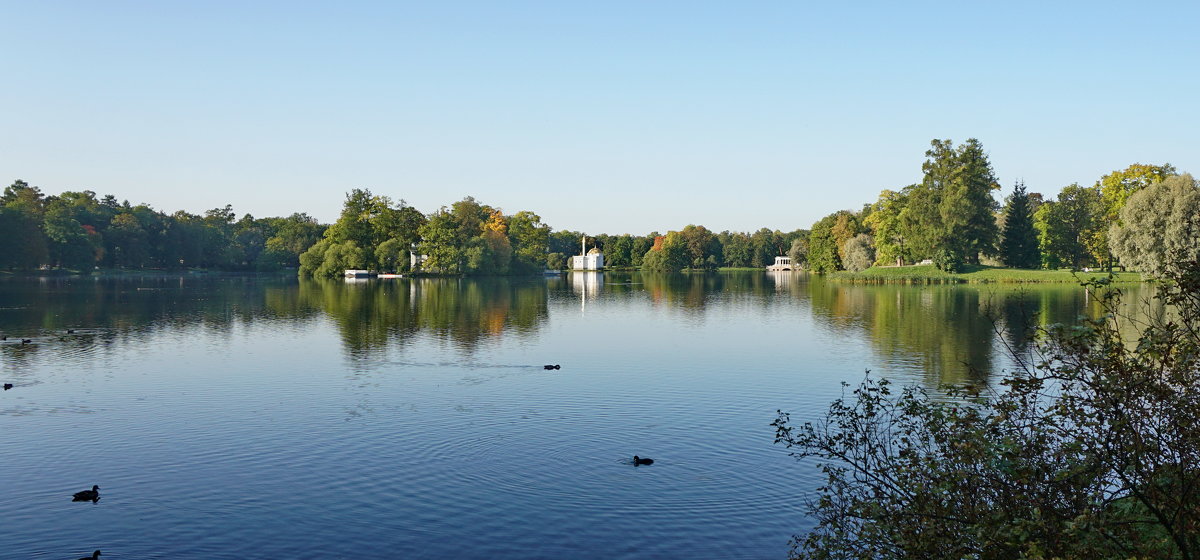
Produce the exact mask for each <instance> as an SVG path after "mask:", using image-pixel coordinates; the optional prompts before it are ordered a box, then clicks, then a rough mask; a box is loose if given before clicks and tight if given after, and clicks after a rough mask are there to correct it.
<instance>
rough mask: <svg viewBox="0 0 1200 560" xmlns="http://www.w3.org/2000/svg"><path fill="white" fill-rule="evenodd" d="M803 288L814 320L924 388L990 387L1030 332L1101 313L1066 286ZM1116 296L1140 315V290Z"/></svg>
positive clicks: (1022, 351) (1024, 352)
mask: <svg viewBox="0 0 1200 560" xmlns="http://www.w3.org/2000/svg"><path fill="white" fill-rule="evenodd" d="M807 284H808V288H809V289H808V295H809V297H810V298H811V300H812V308H813V316H814V318H815V319H816V320H817V321H818V322H820V323H822V324H824V325H825V326H826V327H827V328H829V329H833V330H837V331H843V332H845V334H846V335H847V336H850V335H853V334H854V333H855V332H861V333H863V334H865V335H866V337H867V339H868V340H870V342H871V344H872V346H873V347H874V348H875V350H876V351H877V352H878V353H879V354H880V355H881V356H882V357H884V359H885V360H887V361H888V362H889V363H891V364H895V365H897V366H901V367H907V368H911V369H914V370H916V371H919V372H921V373H922V374H923V375H924V376H925V379H926V380H927V382H928V384H929V386H930V387H936V386H938V385H943V384H978V383H986V382H988V381H995V379H996V377H995V376H996V375H998V374H1002V372H1003V370H1005V369H1010V368H1012V367H1014V366H1015V362H1014V360H1015V359H1017V358H1018V357H1020V358H1022V359H1024V358H1025V357H1027V356H1028V353H1029V352H1030V351H1031V347H1030V343H1031V337H1032V336H1033V334H1034V332H1035V330H1036V327H1038V326H1045V325H1049V324H1053V323H1064V324H1073V323H1076V322H1078V321H1079V319H1080V317H1081V316H1083V315H1086V316H1091V317H1097V316H1099V315H1101V314H1102V313H1104V312H1105V311H1104V309H1103V308H1102V306H1101V304H1100V302H1099V301H1097V300H1096V298H1095V297H1093V296H1092V295H1091V294H1089V292H1087V291H1086V290H1084V289H1083V288H1081V287H1079V286H1073V285H1057V284H1055V285H1040V286H1035V287H1030V286H1007V285H966V286H962V285H959V286H908V285H869V286H862V285H851V284H842V283H835V282H828V281H823V280H821V279H819V278H814V279H812V280H811V281H809V282H808V283H807ZM1122 290H1123V291H1124V292H1125V298H1124V299H1123V300H1122V301H1121V307H1120V311H1119V312H1120V313H1122V314H1125V315H1127V316H1143V317H1144V316H1145V313H1146V309H1147V307H1146V306H1147V302H1146V300H1145V297H1144V296H1143V294H1142V288H1141V287H1140V286H1138V285H1129V286H1123V287H1122ZM1132 332H1133V331H1132V330H1131V333H1132ZM1025 361H1028V360H1025Z"/></svg>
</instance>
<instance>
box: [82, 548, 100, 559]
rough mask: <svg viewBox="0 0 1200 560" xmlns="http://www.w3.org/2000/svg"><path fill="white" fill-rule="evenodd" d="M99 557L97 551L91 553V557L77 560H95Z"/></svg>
mask: <svg viewBox="0 0 1200 560" xmlns="http://www.w3.org/2000/svg"><path fill="white" fill-rule="evenodd" d="M99 557H100V551H99V550H97V551H96V552H93V553H92V555H91V556H84V557H83V558H80V559H79V560H96V559H97V558H99Z"/></svg>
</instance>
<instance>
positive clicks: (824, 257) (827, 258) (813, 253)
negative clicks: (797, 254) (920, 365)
mask: <svg viewBox="0 0 1200 560" xmlns="http://www.w3.org/2000/svg"><path fill="white" fill-rule="evenodd" d="M837 221H838V213H836V212H835V213H833V214H830V215H828V216H825V217H824V218H821V220H820V221H818V222H817V223H815V224H813V227H812V231H811V232H810V233H809V234H808V265H809V270H811V271H813V272H816V273H817V274H824V273H826V272H837V271H838V270H840V269H841V268H842V257H841V256H840V254H839V251H838V246H837V239H836V238H835V237H834V235H833V226H834V225H835V224H837Z"/></svg>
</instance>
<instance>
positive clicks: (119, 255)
mask: <svg viewBox="0 0 1200 560" xmlns="http://www.w3.org/2000/svg"><path fill="white" fill-rule="evenodd" d="M105 233H106V235H105V236H104V240H105V242H106V243H107V244H108V249H107V250H106V251H105V255H106V258H107V264H108V265H109V266H117V267H121V268H142V267H144V266H146V265H147V264H148V263H149V259H150V246H149V239H148V236H147V234H146V229H145V228H143V227H142V224H141V222H139V221H138V219H137V216H135V215H133V213H131V212H121V213H120V214H117V215H116V216H113V218H112V222H110V223H109V225H108V229H107V230H106V232H105Z"/></svg>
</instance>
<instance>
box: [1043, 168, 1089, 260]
mask: <svg viewBox="0 0 1200 560" xmlns="http://www.w3.org/2000/svg"><path fill="white" fill-rule="evenodd" d="M1099 202H1100V193H1099V192H1098V191H1097V190H1096V189H1089V188H1086V187H1081V186H1079V184H1078V183H1075V184H1072V185H1069V186H1067V187H1064V188H1063V190H1062V192H1061V193H1059V195H1058V200H1057V201H1048V202H1044V203H1043V204H1042V206H1041V207H1040V208H1038V211H1037V213H1035V214H1034V226H1035V227H1036V228H1037V229H1038V238H1039V249H1040V250H1041V253H1042V262H1043V263H1044V265H1045V266H1046V267H1048V268H1058V267H1060V266H1070V267H1072V268H1076V269H1078V268H1082V267H1083V266H1084V265H1086V264H1088V263H1089V262H1091V253H1090V252H1089V251H1088V245H1087V242H1088V240H1089V239H1094V238H1095V236H1094V233H1095V231H1096V229H1097V228H1099V227H1101V225H1102V224H1101V222H1100V220H1099V219H1098V210H1099Z"/></svg>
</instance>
